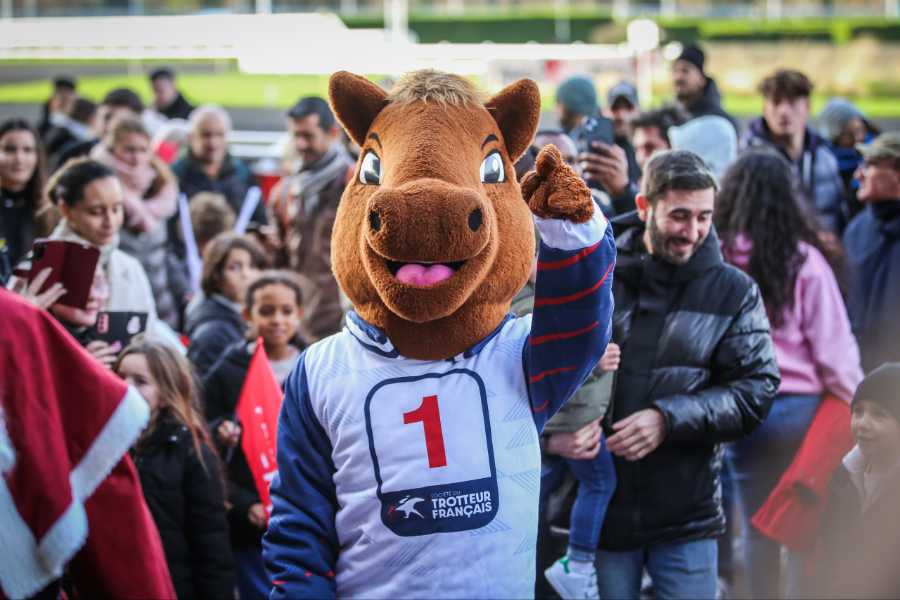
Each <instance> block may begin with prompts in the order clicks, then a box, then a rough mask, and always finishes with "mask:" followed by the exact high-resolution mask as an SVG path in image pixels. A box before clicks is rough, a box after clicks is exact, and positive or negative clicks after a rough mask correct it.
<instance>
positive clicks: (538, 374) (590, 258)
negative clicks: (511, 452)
mask: <svg viewBox="0 0 900 600" xmlns="http://www.w3.org/2000/svg"><path fill="white" fill-rule="evenodd" d="M522 193H523V195H524V197H525V198H526V199H527V200H528V203H529V206H530V207H531V210H532V212H533V213H534V214H535V222H536V224H537V228H538V231H539V232H540V234H541V244H540V250H539V252H538V265H537V283H536V286H535V300H534V313H533V316H532V324H531V335H530V336H529V337H528V341H527V342H526V346H525V348H524V365H525V376H526V377H527V378H528V388H529V395H530V400H531V406H532V411H533V413H534V420H535V424H536V425H537V427H538V430H539V431H540V430H541V429H543V426H544V424H545V423H546V422H547V420H548V419H549V418H550V417H551V416H553V414H554V413H555V412H556V411H557V410H559V408H560V407H561V406H562V405H563V404H564V403H565V402H566V401H567V400H568V399H569V398H570V397H571V396H572V394H574V393H575V391H576V390H577V389H578V387H579V386H580V385H581V384H582V383H583V382H584V380H585V379H586V378H587V377H588V375H590V373H591V371H592V370H593V368H594V367H595V366H596V365H597V362H598V361H599V360H600V358H601V357H602V356H603V352H604V351H605V349H606V345H607V343H608V342H609V337H610V323H611V320H612V310H613V299H612V280H613V269H614V267H615V256H616V249H615V241H614V239H613V235H612V231H611V228H610V226H609V223H608V222H607V221H606V218H605V217H604V216H603V213H602V212H601V211H600V210H595V207H594V203H593V200H592V199H591V195H590V191H589V190H588V188H587V186H585V185H584V183H583V182H582V181H581V179H580V178H579V177H578V175H577V174H576V173H575V172H574V171H572V169H571V168H569V167H568V166H567V165H566V164H565V163H564V162H563V161H562V159H561V157H560V155H559V151H558V150H557V149H556V148H555V147H554V146H548V147H547V148H545V149H544V150H543V151H542V152H541V154H540V155H539V156H538V160H537V166H536V171H535V172H534V173H531V174H529V176H528V177H526V178H525V180H524V181H523V182H522Z"/></svg>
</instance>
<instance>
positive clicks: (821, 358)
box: [715, 150, 863, 598]
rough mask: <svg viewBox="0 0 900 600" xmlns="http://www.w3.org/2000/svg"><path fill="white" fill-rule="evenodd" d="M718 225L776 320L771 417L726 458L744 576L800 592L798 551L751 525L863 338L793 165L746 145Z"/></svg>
mask: <svg viewBox="0 0 900 600" xmlns="http://www.w3.org/2000/svg"><path fill="white" fill-rule="evenodd" d="M715 225H716V229H717V230H718V232H719V235H720V238H721V240H722V250H723V254H724V256H725V259H726V260H727V261H728V262H730V263H732V264H734V265H735V266H737V267H739V268H741V269H743V270H744V271H746V272H747V273H748V274H749V275H750V276H752V277H753V278H754V279H755V280H756V282H757V283H758V284H759V288H760V291H761V293H762V296H763V301H764V302H765V305H766V312H767V313H768V315H769V320H770V322H771V325H772V339H773V341H774V342H775V353H776V357H777V359H778V367H779V369H780V370H781V387H780V388H779V390H778V396H776V398H775V402H774V403H773V405H772V409H771V412H770V413H769V416H768V418H767V419H766V421H765V422H764V423H763V424H762V425H761V426H760V427H759V428H758V429H756V430H755V431H754V432H753V433H752V434H751V435H750V436H748V437H747V438H745V439H743V440H741V441H738V442H736V443H734V444H732V445H731V447H729V449H728V454H727V459H728V461H729V467H730V469H731V477H732V480H733V481H734V485H735V490H736V492H737V496H738V499H739V501H740V505H741V509H742V510H741V511H740V512H741V513H742V518H741V532H742V536H743V540H744V545H743V547H744V551H745V553H746V557H745V558H746V563H745V565H746V580H747V582H748V585H749V588H750V590H749V591H750V594H751V596H752V597H754V598H778V597H782V595H783V594H782V590H786V596H788V597H791V596H794V595H795V594H796V593H797V592H798V591H799V587H800V584H801V581H800V576H801V571H800V561H799V560H798V558H797V557H795V556H790V555H789V561H788V570H787V571H788V572H787V573H785V574H784V576H785V577H784V581H782V580H781V578H780V577H779V573H780V572H781V560H780V550H781V549H780V547H779V546H778V545H777V544H776V543H775V542H773V541H771V540H769V539H768V538H766V537H764V536H762V534H760V533H759V532H758V531H756V530H755V529H754V528H753V527H752V526H751V525H750V522H749V521H750V518H751V517H752V516H753V514H754V513H755V512H756V511H757V510H758V509H759V507H760V506H761V505H762V504H763V502H765V500H766V498H767V497H768V495H769V493H770V492H771V491H772V489H773V488H774V487H775V485H776V483H777V482H778V479H779V478H780V477H781V475H782V473H784V471H785V470H786V469H787V467H788V466H789V465H790V463H791V460H792V459H793V458H794V455H795V453H796V452H797V449H798V448H799V446H800V443H801V442H802V441H803V438H804V436H805V435H806V432H807V430H808V429H809V425H810V422H811V421H812V419H813V416H814V415H815V412H816V409H817V408H818V406H819V402H820V401H821V398H822V395H823V394H825V393H829V394H832V395H834V396H836V397H838V398H840V399H841V400H844V401H846V402H847V403H848V404H849V403H850V401H851V400H852V398H853V391H854V390H855V389H856V386H857V385H858V384H859V382H860V381H861V380H862V377H863V373H862V369H861V367H860V358H859V348H858V346H857V343H856V340H855V339H854V337H853V334H852V333H851V330H850V321H849V319H848V317H847V309H846V307H845V306H844V300H843V298H842V297H841V291H840V287H839V286H838V281H837V278H836V276H835V272H839V269H837V268H836V263H837V259H838V255H839V250H837V249H835V248H834V247H831V246H830V245H828V244H826V243H825V242H824V240H825V239H827V238H826V236H825V235H824V234H823V229H821V227H820V226H819V224H818V223H817V222H816V221H815V217H814V216H812V215H810V214H808V213H807V212H806V210H805V209H804V207H803V206H802V205H801V203H800V202H799V201H798V200H797V197H796V195H795V189H794V183H793V177H792V175H791V167H790V165H789V164H788V163H787V161H786V160H785V159H783V158H782V157H781V156H779V155H778V154H775V153H774V152H772V151H768V150H763V151H760V150H753V151H750V152H747V153H745V154H744V155H742V156H741V157H740V158H739V159H738V160H737V161H736V162H735V163H734V164H733V165H732V166H731V167H730V168H729V169H728V171H727V172H726V174H725V176H724V178H723V180H722V189H721V191H720V192H719V195H718V198H717V200H716V214H715Z"/></svg>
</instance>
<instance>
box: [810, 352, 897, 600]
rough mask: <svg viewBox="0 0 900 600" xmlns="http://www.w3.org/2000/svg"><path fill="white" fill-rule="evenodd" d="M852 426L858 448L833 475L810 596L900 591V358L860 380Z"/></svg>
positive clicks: (893, 594) (887, 595)
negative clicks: (897, 361) (814, 589)
mask: <svg viewBox="0 0 900 600" xmlns="http://www.w3.org/2000/svg"><path fill="white" fill-rule="evenodd" d="M850 429H851V431H852V432H853V437H854V439H855V440H856V447H855V448H853V450H851V451H850V453H849V454H847V456H846V457H844V462H843V466H842V467H841V468H839V469H838V471H837V472H836V473H835V474H834V477H833V479H832V481H831V491H830V495H829V498H828V504H827V505H826V509H825V514H824V516H823V518H822V525H821V527H820V535H821V546H820V550H821V554H820V555H819V557H818V560H817V561H816V566H817V569H816V574H815V577H814V579H813V583H814V585H815V586H816V587H817V588H818V589H817V590H816V591H815V593H812V594H810V595H811V597H819V598H826V597H827V598H900V577H898V573H900V519H898V517H900V363H887V364H884V365H882V366H880V367H878V368H877V369H875V370H874V371H872V372H871V373H869V375H868V376H866V378H865V379H864V380H863V382H862V383H861V384H860V385H859V387H858V388H857V389H856V394H855V395H854V397H853V404H852V405H851V417H850Z"/></svg>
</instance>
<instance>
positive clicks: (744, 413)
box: [600, 213, 780, 550]
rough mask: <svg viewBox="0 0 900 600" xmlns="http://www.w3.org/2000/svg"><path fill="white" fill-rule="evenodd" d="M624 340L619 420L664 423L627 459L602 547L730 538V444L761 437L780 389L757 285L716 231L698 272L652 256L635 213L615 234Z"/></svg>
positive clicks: (616, 331)
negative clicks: (726, 448) (726, 507)
mask: <svg viewBox="0 0 900 600" xmlns="http://www.w3.org/2000/svg"><path fill="white" fill-rule="evenodd" d="M615 225H617V226H618V227H619V228H620V231H621V230H624V231H623V232H622V233H621V234H620V235H619V237H618V239H617V244H616V245H617V249H618V257H617V259H616V270H615V279H614V284H613V294H614V298H615V306H616V307H615V312H614V314H613V341H615V342H616V343H618V344H619V345H620V346H621V347H622V361H621V364H620V367H619V371H618V376H617V383H616V390H615V397H614V403H613V407H612V411H611V412H612V415H613V416H612V420H613V421H618V420H621V419H623V418H625V417H627V416H629V415H631V414H632V413H635V412H637V411H639V410H643V409H646V408H654V407H655V408H657V409H658V410H660V411H661V412H662V414H663V416H664V417H665V420H666V425H667V429H668V432H667V435H666V438H665V440H664V441H663V443H662V445H661V446H660V447H659V448H657V449H656V450H655V451H654V452H652V453H651V454H649V455H648V456H646V457H645V458H643V459H642V460H639V461H637V462H627V461H625V460H622V459H619V458H616V459H615V466H616V476H617V477H618V486H617V488H616V493H615V495H614V497H613V499H612V502H611V503H610V506H609V510H608V512H607V513H606V520H605V522H604V524H603V533H602V534H601V536H600V545H601V547H603V548H605V549H608V550H632V549H637V548H640V547H643V546H646V545H648V544H652V543H656V542H665V541H673V540H679V541H687V540H691V539H700V538H708V537H713V536H716V535H719V534H720V533H722V531H723V530H724V524H725V517H724V514H723V512H722V506H721V486H720V482H719V471H720V467H721V451H720V448H719V443H720V442H724V441H728V440H734V439H738V438H740V437H742V436H744V435H746V434H748V433H750V432H751V431H752V430H753V429H755V428H756V427H757V426H758V425H759V424H760V423H762V421H763V419H765V417H766V415H767V414H768V411H769V407H770V406H771V403H772V399H773V397H774V396H775V392H776V390H777V389H778V384H779V382H780V378H779V374H778V367H777V365H776V362H775V350H774V346H773V344H772V338H771V337H770V335H769V322H768V319H767V318H766V312H765V309H764V308H763V303H762V300H761V298H760V294H759V290H758V288H757V287H756V284H755V283H754V282H753V281H752V280H751V279H750V278H749V277H748V276H747V275H745V274H744V273H742V272H741V271H739V270H738V269H736V268H734V267H732V266H730V265H727V264H725V263H724V262H723V261H722V255H721V252H720V251H719V240H718V237H717V236H716V233H715V231H714V230H713V231H710V233H709V236H708V237H707V239H706V241H705V242H704V243H703V244H702V245H701V246H700V248H699V249H698V250H697V252H696V253H695V254H694V256H693V257H692V258H691V259H690V261H688V263H687V264H685V265H683V266H681V267H675V266H673V265H670V264H668V263H665V262H662V261H659V260H655V259H654V258H653V257H651V256H650V255H648V254H647V252H646V250H645V249H644V244H643V240H642V236H643V233H644V226H643V223H642V222H641V221H640V220H639V219H638V218H637V215H636V214H635V213H632V214H630V215H625V216H623V217H621V218H620V219H618V220H617V222H616V223H615Z"/></svg>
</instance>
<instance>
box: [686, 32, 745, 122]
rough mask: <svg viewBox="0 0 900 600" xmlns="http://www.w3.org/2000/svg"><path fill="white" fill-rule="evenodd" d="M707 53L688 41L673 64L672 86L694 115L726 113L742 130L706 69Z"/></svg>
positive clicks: (693, 116)
mask: <svg viewBox="0 0 900 600" xmlns="http://www.w3.org/2000/svg"><path fill="white" fill-rule="evenodd" d="M705 62H706V55H705V54H704V53H703V50H701V49H700V47H699V46H697V45H695V44H688V45H686V46H685V47H684V49H682V51H681V54H680V55H679V56H678V58H677V59H675V64H673V65H672V87H673V88H674V89H675V98H676V99H677V100H678V104H679V105H680V106H681V107H682V108H683V109H684V110H685V111H686V112H687V113H688V114H689V115H690V116H691V118H697V117H702V116H704V115H717V116H720V117H725V118H726V119H728V120H729V121H730V122H731V124H732V125H733V126H734V130H735V132H738V131H739V128H738V123H737V120H736V119H735V118H734V117H732V116H731V115H730V114H728V113H727V112H725V109H723V108H722V96H721V94H720V93H719V86H717V85H716V82H715V80H714V79H713V78H712V77H710V76H708V75H707V74H706V72H705V71H704V70H703V68H704V64H705Z"/></svg>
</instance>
